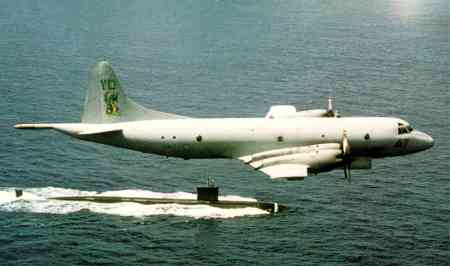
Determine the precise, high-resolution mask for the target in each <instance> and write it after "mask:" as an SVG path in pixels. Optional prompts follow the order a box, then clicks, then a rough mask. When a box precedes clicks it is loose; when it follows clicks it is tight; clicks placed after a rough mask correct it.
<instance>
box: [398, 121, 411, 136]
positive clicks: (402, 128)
mask: <svg viewBox="0 0 450 266" xmlns="http://www.w3.org/2000/svg"><path fill="white" fill-rule="evenodd" d="M413 130H414V129H413V128H412V127H411V126H409V125H404V124H402V123H398V134H399V135H402V134H408V133H410V132H411V131H413Z"/></svg>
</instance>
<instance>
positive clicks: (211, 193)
mask: <svg viewBox="0 0 450 266" xmlns="http://www.w3.org/2000/svg"><path fill="white" fill-rule="evenodd" d="M22 195H23V191H22V190H21V189H16V197H17V198H20V197H21V196H22ZM47 199H49V200H60V201H85V202H96V203H122V202H133V203H139V204H145V205H148V204H181V205H209V206H213V207H218V208H224V209H231V208H246V207H253V208H258V209H261V210H264V211H267V212H270V213H278V212H280V211H283V210H286V209H287V206H286V205H283V204H279V203H276V202H266V201H237V200H219V187H218V186H215V185H211V184H210V181H209V180H208V186H204V187H197V199H171V198H150V197H120V196H96V195H92V196H61V197H50V198H47Z"/></svg>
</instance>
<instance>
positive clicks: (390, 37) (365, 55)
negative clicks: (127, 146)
mask: <svg viewBox="0 0 450 266" xmlns="http://www.w3.org/2000/svg"><path fill="white" fill-rule="evenodd" d="M449 18H450V9H449V2H448V0H426V1H425V0H374V1H357V0H349V1H331V0H318V1H308V0H286V1H265V0H263V1H233V0H231V1H225V0H224V1H219V0H218V1H205V0H192V1H173V0H161V1H159V0H156V1H137V0H136V1H115V0H114V1H87V0H84V1H56V0H49V1H31V0H30V1H26V0H17V1H1V3H0V36H1V37H0V96H1V97H0V125H1V130H0V147H1V148H0V187H1V188H0V215H1V219H0V264H1V265H147V264H157V265H165V264H167V265H277V264H283V265H447V264H448V263H449V259H450V257H449V237H450V233H449V231H450V228H449V224H450V223H449V219H450V185H449V184H450V183H449V180H450V177H449V172H450V167H449V161H450V155H449V150H450V143H449V103H450V102H449V99H450V92H449V87H450V78H449V77H450V75H449V73H450V41H449V36H450V22H449ZM100 60H108V61H109V62H110V63H111V64H112V65H113V67H114V69H115V71H116V73H117V74H118V76H119V78H120V79H121V82H122V86H123V87H124V88H125V89H126V92H127V94H128V96H130V97H131V98H133V99H134V100H136V101H137V102H140V103H142V104H143V105H145V106H148V107H151V108H154V109H158V110H161V111H166V112H174V113H179V114H184V115H188V116H193V117H240V116H242V117H253V116H259V117H262V116H264V115H265V113H266V112H267V111H268V109H269V107H270V106H271V105H276V104H293V105H296V106H297V108H298V109H311V108H322V107H324V106H325V104H326V98H327V97H328V96H329V95H331V96H332V97H333V98H335V99H336V100H335V105H336V108H337V109H338V110H339V112H340V113H341V114H342V115H344V116H345V115H383V116H394V117H400V118H403V119H405V120H408V121H409V122H410V123H411V124H412V126H413V127H414V128H417V129H420V130H422V131H425V132H427V133H429V134H431V135H432V136H433V138H434V139H435V146H434V147H433V148H432V149H431V150H427V151H425V152H422V153H418V154H414V155H410V156H405V157H398V158H389V159H384V160H376V161H375V162H374V164H373V169H371V170H367V171H354V172H353V179H352V183H351V184H349V183H348V182H346V181H345V180H343V179H342V178H343V173H342V171H334V172H330V173H323V174H320V175H317V176H311V177H308V178H306V179H305V180H304V181H302V182H284V181H272V180H270V179H269V178H267V177H266V176H264V175H263V174H261V173H259V172H257V171H252V170H251V169H249V168H248V167H247V166H245V165H243V164H242V163H240V162H238V161H233V160H188V161H183V160H180V159H174V158H169V159H167V158H164V157H159V156H156V155H150V154H143V153H138V152H133V151H129V150H124V149H118V148H114V147H108V146H103V145H97V144H92V143H87V142H81V141H79V140H75V139H71V138H69V137H67V136H64V135H61V134H58V133H56V132H50V131H20V130H15V129H14V128H13V125H14V124H16V123H20V122H77V121H79V120H80V116H81V111H82V105H83V101H84V94H85V89H86V86H87V75H88V70H89V68H90V67H92V66H93V65H94V64H95V63H96V62H97V61H100ZM210 175H212V176H214V177H215V179H216V181H217V183H219V185H220V186H221V190H222V194H224V195H238V196H243V197H263V198H266V199H267V198H272V199H273V200H276V201H278V202H281V203H284V204H286V205H288V206H289V207H290V208H289V210H288V211H286V212H282V213H279V214H276V215H269V214H260V215H250V213H247V214H248V215H245V214H246V212H245V210H242V212H243V213H241V214H240V215H236V216H233V215H231V217H234V218H231V217H229V216H227V215H224V213H222V212H220V211H218V212H217V213H216V214H206V215H200V217H199V216H198V214H199V213H200V214H201V213H203V214H204V211H205V209H199V210H192V209H190V210H176V209H171V211H169V212H167V213H164V212H162V213H158V212H154V211H155V210H154V209H153V210H147V209H144V207H142V209H140V207H139V206H137V207H136V205H133V208H134V209H133V208H128V207H126V206H125V207H124V206H119V207H117V206H116V207H117V208H115V209H111V208H112V207H111V208H109V207H102V208H100V207H98V206H91V205H76V206H75V205H73V204H72V205H71V204H70V203H67V204H66V205H54V204H53V203H49V202H45V201H42V200H39V199H37V200H36V199H35V198H30V199H24V200H21V201H19V202H11V201H8V195H9V194H8V193H12V191H13V188H17V187H20V188H24V189H25V191H26V192H27V191H31V192H33V193H34V195H35V194H37V195H38V196H39V193H41V194H43V193H44V192H45V193H48V195H52V193H54V192H55V191H59V192H61V191H65V192H67V191H69V192H70V193H72V192H74V191H75V192H74V193H85V192H87V191H91V192H92V191H94V192H111V191H128V192H130V191H131V193H133V191H134V192H135V191H140V192H142V191H144V192H146V193H151V192H163V193H172V192H180V191H184V192H192V191H194V189H195V187H196V186H197V185H201V184H203V183H204V182H205V179H206V177H207V176H210ZM31 192H30V193H31ZM45 193H44V194H45ZM261 195H262V196H261ZM99 208H100V209H99ZM193 213H194V214H193ZM242 214H244V215H242Z"/></svg>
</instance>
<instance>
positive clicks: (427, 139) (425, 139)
mask: <svg viewBox="0 0 450 266" xmlns="http://www.w3.org/2000/svg"><path fill="white" fill-rule="evenodd" d="M417 142H418V143H417V144H419V146H420V147H419V148H420V149H421V150H426V149H429V148H431V147H433V145H434V140H433V138H432V137H431V136H430V135H428V134H425V133H423V132H418V134H417Z"/></svg>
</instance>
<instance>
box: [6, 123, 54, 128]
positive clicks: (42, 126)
mask: <svg viewBox="0 0 450 266" xmlns="http://www.w3.org/2000/svg"><path fill="white" fill-rule="evenodd" d="M14 127H15V128H18V129H52V128H53V124H17V125H15V126H14Z"/></svg>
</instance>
